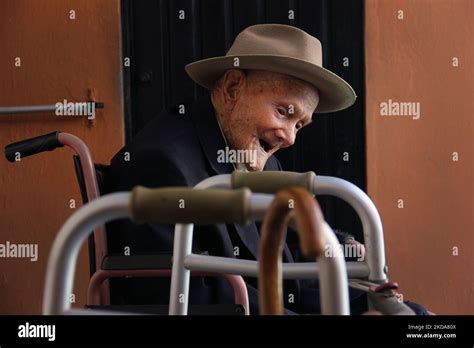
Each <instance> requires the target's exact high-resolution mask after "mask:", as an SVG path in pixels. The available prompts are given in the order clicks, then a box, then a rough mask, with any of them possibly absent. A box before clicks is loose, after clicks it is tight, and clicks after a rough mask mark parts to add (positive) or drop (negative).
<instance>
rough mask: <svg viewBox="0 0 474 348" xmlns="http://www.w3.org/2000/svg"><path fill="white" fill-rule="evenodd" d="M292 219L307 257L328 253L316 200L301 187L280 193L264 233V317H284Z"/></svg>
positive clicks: (261, 273) (261, 294)
mask: <svg viewBox="0 0 474 348" xmlns="http://www.w3.org/2000/svg"><path fill="white" fill-rule="evenodd" d="M292 218H293V219H295V220H296V227H297V231H298V234H299V238H300V245H301V251H302V253H303V255H304V256H305V257H306V258H308V259H314V260H315V259H316V258H317V257H318V256H319V255H320V254H321V253H323V252H324V239H323V234H322V229H323V223H324V217H323V214H322V212H321V208H320V207H319V204H318V203H317V201H316V200H315V199H314V197H313V196H312V195H311V194H310V193H309V192H308V191H307V190H306V189H304V188H301V187H289V188H285V189H282V190H280V191H278V193H277V194H276V195H275V198H274V200H273V202H272V204H271V205H270V208H269V209H268V211H267V213H266V215H265V217H264V219H263V224H262V230H261V240H260V247H259V248H260V249H259V255H260V260H259V271H258V288H259V302H260V314H261V315H283V289H282V288H283V286H282V253H283V246H284V243H285V236H286V229H287V225H288V222H289V221H290V219H292Z"/></svg>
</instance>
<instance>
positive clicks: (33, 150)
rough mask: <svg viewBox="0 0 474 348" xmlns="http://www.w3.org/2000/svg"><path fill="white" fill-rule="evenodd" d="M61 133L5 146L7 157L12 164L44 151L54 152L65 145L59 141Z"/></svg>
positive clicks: (53, 133)
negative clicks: (19, 159)
mask: <svg viewBox="0 0 474 348" xmlns="http://www.w3.org/2000/svg"><path fill="white" fill-rule="evenodd" d="M59 133H60V132H52V133H48V134H44V135H40V136H38V137H34V138H30V139H25V140H21V141H18V142H15V143H11V144H9V145H7V146H5V157H6V158H7V160H8V161H10V162H15V161H17V160H18V158H23V157H28V156H32V155H35V154H37V153H40V152H44V151H53V150H55V149H56V148H58V147H63V146H64V145H63V144H61V143H60V141H59V138H58V137H59Z"/></svg>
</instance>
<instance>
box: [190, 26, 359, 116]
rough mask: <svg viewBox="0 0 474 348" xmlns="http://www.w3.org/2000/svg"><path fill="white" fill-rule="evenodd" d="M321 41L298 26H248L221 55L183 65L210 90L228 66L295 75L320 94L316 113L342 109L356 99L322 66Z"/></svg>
mask: <svg viewBox="0 0 474 348" xmlns="http://www.w3.org/2000/svg"><path fill="white" fill-rule="evenodd" d="M322 60H323V59H322V49H321V42H320V41H319V40H318V39H316V38H315V37H313V36H311V35H309V34H308V33H306V32H304V31H303V30H301V29H298V28H295V27H292V26H289V25H282V24H258V25H253V26H250V27H247V28H246V29H244V30H243V31H242V32H240V34H239V35H237V37H236V38H235V41H234V43H233V44H232V47H231V48H230V49H229V51H228V52H227V54H226V55H225V56H222V57H214V58H208V59H203V60H199V61H197V62H193V63H190V64H188V65H186V67H185V69H186V72H187V73H188V75H189V76H190V77H191V79H193V80H194V81H195V82H196V83H198V84H199V85H201V86H203V87H205V88H207V89H211V88H212V86H213V85H214V83H215V82H216V81H217V80H218V79H219V78H220V77H221V76H222V75H223V74H224V72H225V71H226V70H228V69H256V70H267V71H273V72H278V73H282V74H286V75H289V76H293V77H296V78H298V79H301V80H303V81H306V82H309V83H310V84H312V85H313V86H315V87H316V88H317V89H318V90H319V93H320V102H319V105H318V107H317V108H316V111H315V112H316V113H322V112H334V111H339V110H342V109H345V108H347V107H349V106H351V105H352V104H354V102H355V100H356V94H355V92H354V90H353V89H352V87H351V86H350V85H349V84H348V83H347V82H346V81H344V80H343V79H342V78H340V77H339V76H337V75H336V74H334V73H333V72H331V71H329V70H327V69H325V68H323V66H322V65H323V62H322Z"/></svg>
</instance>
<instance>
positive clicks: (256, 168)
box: [245, 160, 267, 172]
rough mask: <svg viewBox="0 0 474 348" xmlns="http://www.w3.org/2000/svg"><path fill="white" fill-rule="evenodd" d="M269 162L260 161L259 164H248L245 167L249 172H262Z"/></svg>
mask: <svg viewBox="0 0 474 348" xmlns="http://www.w3.org/2000/svg"><path fill="white" fill-rule="evenodd" d="M266 163H267V161H266V160H265V161H259V162H257V163H246V164H245V166H246V167H247V170H248V171H249V172H261V171H263V169H264V168H265V164H266Z"/></svg>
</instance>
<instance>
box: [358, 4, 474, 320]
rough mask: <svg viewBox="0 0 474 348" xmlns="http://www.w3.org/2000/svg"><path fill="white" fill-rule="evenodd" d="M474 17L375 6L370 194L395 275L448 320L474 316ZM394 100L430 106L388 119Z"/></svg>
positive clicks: (408, 293) (453, 9)
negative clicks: (383, 106)
mask: <svg viewBox="0 0 474 348" xmlns="http://www.w3.org/2000/svg"><path fill="white" fill-rule="evenodd" d="M399 10H401V11H403V19H398V16H399V14H400V13H399V12H398V11H399ZM473 13H474V2H473V1H471V0H417V1H414V0H366V2H365V22H366V24H365V54H366V82H367V85H366V105H367V109H366V128H367V164H368V174H367V175H368V191H369V194H370V196H371V197H372V198H373V199H374V201H375V203H376V205H377V206H378V208H379V211H380V214H381V216H382V221H383V223H384V228H385V243H386V248H387V259H388V265H389V276H390V278H392V279H393V280H396V281H398V282H399V283H400V284H401V292H402V293H403V295H404V298H405V299H410V300H413V301H415V302H416V301H418V302H419V303H422V304H424V305H425V306H427V307H428V308H429V309H430V310H432V311H434V312H437V313H443V314H474V272H473V269H474V251H473V248H474V233H473V229H474V214H473V213H474V190H473V188H474V187H473V182H474V181H473V179H474V178H473V159H474V157H473V155H474V154H473V149H474V146H473V135H474V133H473V130H474V121H473V116H474V68H473V67H474V48H473V44H472V39H473V37H474V22H473V20H472V14H473ZM453 57H457V58H458V60H459V65H458V66H457V67H454V66H453ZM388 99H392V100H393V101H404V102H420V103H421V104H420V106H421V116H420V118H419V119H418V120H414V119H412V118H409V117H390V116H389V117H387V116H384V117H382V116H380V103H382V102H385V101H387V100H388ZM453 152H457V153H458V156H459V158H458V161H453ZM399 199H403V206H404V207H403V208H398V200H399ZM455 248H458V255H457V256H456V255H453V254H456V249H455Z"/></svg>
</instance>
